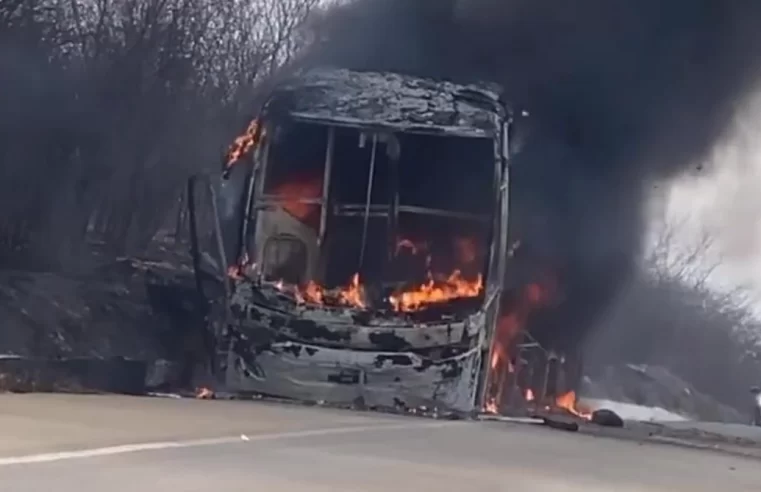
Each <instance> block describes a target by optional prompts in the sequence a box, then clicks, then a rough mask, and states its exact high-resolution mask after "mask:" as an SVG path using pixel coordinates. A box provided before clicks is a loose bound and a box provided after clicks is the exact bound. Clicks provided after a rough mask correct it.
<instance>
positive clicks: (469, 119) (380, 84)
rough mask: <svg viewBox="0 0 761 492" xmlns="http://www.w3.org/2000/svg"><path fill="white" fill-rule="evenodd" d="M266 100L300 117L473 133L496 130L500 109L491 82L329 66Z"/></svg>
mask: <svg viewBox="0 0 761 492" xmlns="http://www.w3.org/2000/svg"><path fill="white" fill-rule="evenodd" d="M268 106H271V108H272V111H273V112H277V113H279V114H282V113H287V114H289V115H290V116H291V117H293V118H296V119H300V120H303V121H312V122H325V123H327V122H332V124H334V125H341V124H343V125H346V126H362V127H365V128H369V127H375V128H378V129H392V130H402V131H408V132H415V131H418V132H440V133H442V134H451V135H462V136H472V137H492V136H495V135H496V134H497V133H498V132H499V131H500V129H499V128H498V127H495V118H494V116H495V115H498V116H504V113H505V108H504V106H503V105H502V103H501V102H500V100H499V94H498V93H497V92H496V91H494V90H492V89H490V88H486V87H481V86H477V85H470V86H464V85H458V84H454V83H451V82H446V81H438V80H431V79H421V78H416V77H411V76H406V75H400V74H394V73H379V72H358V71H350V70H343V69H331V68H318V69H312V70H308V71H305V72H301V73H298V74H297V75H296V76H295V77H293V78H292V79H291V80H289V81H287V82H286V83H284V84H282V85H281V86H280V87H278V88H277V89H276V90H275V92H274V93H273V95H272V98H271V99H270V102H269V103H268ZM265 111H266V110H265Z"/></svg>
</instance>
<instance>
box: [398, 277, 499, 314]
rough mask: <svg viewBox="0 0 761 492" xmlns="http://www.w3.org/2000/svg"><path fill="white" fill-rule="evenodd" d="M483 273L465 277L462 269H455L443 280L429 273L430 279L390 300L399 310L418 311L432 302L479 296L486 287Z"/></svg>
mask: <svg viewBox="0 0 761 492" xmlns="http://www.w3.org/2000/svg"><path fill="white" fill-rule="evenodd" d="M483 280H484V279H483V275H481V274H479V275H478V277H477V278H476V279H475V280H467V279H465V278H463V276H462V273H461V272H460V270H455V271H454V272H453V273H452V274H451V275H450V276H449V277H447V278H446V279H443V280H439V281H437V280H434V279H433V278H432V276H431V275H430V274H429V278H428V281H427V282H426V283H424V284H422V285H420V286H418V287H417V288H416V289H414V290H411V291H403V292H397V293H395V294H393V295H392V296H391V297H390V298H389V302H390V303H391V305H392V306H393V308H394V311H397V312H411V311H417V310H419V309H421V308H422V307H424V306H427V305H430V304H438V303H444V302H449V301H452V300H454V299H462V298H469V297H478V296H479V295H480V294H481V292H482V290H483V287H484V281H483Z"/></svg>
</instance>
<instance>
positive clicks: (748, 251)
mask: <svg viewBox="0 0 761 492" xmlns="http://www.w3.org/2000/svg"><path fill="white" fill-rule="evenodd" d="M654 199H655V200H656V201H658V202H659V203H660V204H661V205H662V206H661V207H658V206H656V207H653V215H652V227H653V229H654V230H657V229H658V227H659V226H661V225H662V224H663V223H664V222H665V223H667V224H669V225H670V226H671V227H672V228H674V230H675V231H676V238H677V242H678V246H677V247H682V248H687V249H689V248H691V247H693V246H694V245H695V244H696V243H698V242H699V241H701V240H702V238H703V237H705V235H706V234H707V235H708V236H710V237H711V238H712V248H711V251H709V252H708V254H706V255H705V256H704V257H703V258H702V260H701V262H702V263H703V264H704V265H705V266H706V267H710V266H712V265H718V266H717V268H716V270H715V272H714V274H713V275H712V277H711V284H712V286H713V287H715V288H717V289H721V290H723V289H727V288H729V289H731V288H736V287H747V288H748V289H750V293H751V294H752V295H753V296H754V297H755V300H756V303H757V305H756V308H757V311H758V312H759V313H761V92H759V93H757V94H755V95H753V96H752V97H750V98H749V99H748V100H746V101H744V102H743V103H742V104H740V105H739V106H738V112H737V117H736V120H735V123H734V125H733V127H732V128H729V129H728V130H727V132H726V135H725V138H724V139H723V141H721V142H719V143H718V144H717V145H716V147H715V149H714V151H713V154H712V155H711V156H710V157H709V158H708V160H707V162H706V163H705V165H704V166H702V170H701V171H698V172H696V173H695V175H693V176H686V177H681V178H679V179H676V180H674V182H673V183H670V185H667V186H664V187H663V190H662V191H661V192H660V193H657V194H655V196H654Z"/></svg>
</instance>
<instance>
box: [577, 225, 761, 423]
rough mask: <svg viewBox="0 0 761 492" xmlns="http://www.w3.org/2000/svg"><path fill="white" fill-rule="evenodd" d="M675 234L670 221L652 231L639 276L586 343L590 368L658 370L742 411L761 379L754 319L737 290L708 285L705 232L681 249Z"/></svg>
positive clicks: (711, 267) (759, 325) (710, 265)
mask: <svg viewBox="0 0 761 492" xmlns="http://www.w3.org/2000/svg"><path fill="white" fill-rule="evenodd" d="M680 230H681V231H683V229H681V228H680V226H679V225H674V224H672V225H670V226H667V227H664V228H663V229H662V230H661V231H660V235H659V237H658V239H657V241H656V244H655V247H654V248H653V249H652V252H651V254H650V255H648V256H647V257H646V258H645V261H644V262H643V265H642V269H641V271H640V272H639V274H638V275H637V276H635V277H634V278H633V279H632V281H631V283H630V284H629V286H628V288H627V289H626V290H625V291H624V293H623V294H622V295H621V296H620V298H619V299H618V300H617V302H616V303H615V304H614V306H613V307H612V309H611V310H610V312H609V313H608V316H607V317H606V319H605V320H604V322H603V323H602V324H601V326H600V327H599V329H598V331H597V334H596V336H595V337H594V338H593V339H592V340H591V341H590V347H589V356H590V362H591V369H592V370H593V371H594V370H595V369H601V368H603V367H605V366H607V365H615V364H621V363H632V364H650V365H658V366H662V367H665V368H667V369H669V370H670V371H672V372H673V373H674V374H676V375H678V376H680V377H681V378H682V379H684V380H686V381H687V382H689V383H690V384H692V385H693V386H694V387H695V388H696V389H698V390H699V391H701V392H703V393H705V394H708V395H711V396H713V397H714V398H716V399H717V400H718V401H720V402H722V403H725V404H727V405H730V406H733V407H735V408H737V409H738V410H740V411H741V412H745V411H746V410H747V392H748V388H749V387H750V386H751V385H754V384H758V383H759V380H761V350H759V346H758V343H757V335H754V334H758V333H761V331H759V330H760V329H761V322H759V320H758V319H756V318H755V317H754V316H753V314H752V312H751V310H750V309H749V306H750V305H749V302H748V296H747V295H746V293H745V292H744V291H743V290H742V289H736V290H733V291H730V292H720V291H717V290H715V289H712V288H711V286H710V285H709V282H708V280H709V278H710V277H711V275H712V274H713V272H714V271H715V269H716V268H717V267H718V266H720V264H719V263H718V262H719V261H720V259H719V260H716V259H715V258H716V255H714V254H711V251H712V248H713V241H712V238H711V237H710V235H707V234H703V235H702V236H701V237H700V239H699V240H698V241H697V242H695V243H694V244H693V245H692V246H691V247H689V248H687V249H685V248H683V247H680V246H678V244H677V241H676V240H677V238H678V237H679V236H680ZM705 258H709V261H708V262H705V261H704V259H705ZM710 258H714V260H710Z"/></svg>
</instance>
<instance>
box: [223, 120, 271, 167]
mask: <svg viewBox="0 0 761 492" xmlns="http://www.w3.org/2000/svg"><path fill="white" fill-rule="evenodd" d="M263 133H264V132H263V130H262V127H261V125H259V120H257V119H254V120H253V121H251V123H249V124H248V127H247V128H246V131H245V132H243V134H241V135H240V136H238V137H237V138H236V139H235V140H234V141H233V143H232V145H230V148H229V149H228V150H227V160H226V162H225V168H227V169H229V168H230V167H232V165H233V164H235V163H236V162H237V161H239V160H240V159H242V158H243V157H245V156H246V155H248V154H249V152H251V150H252V149H253V148H254V147H255V146H256V145H258V144H259V142H260V141H261V138H262V136H263Z"/></svg>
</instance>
